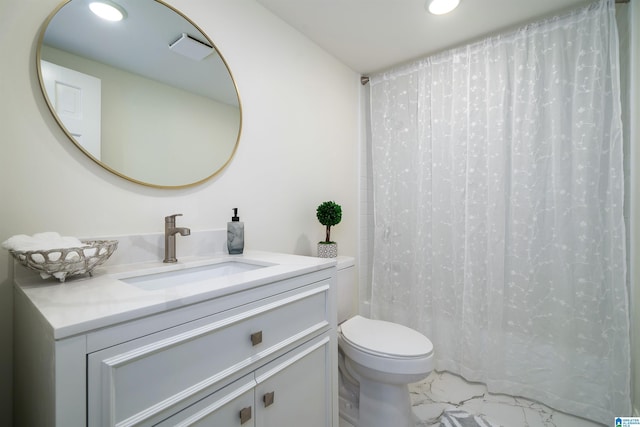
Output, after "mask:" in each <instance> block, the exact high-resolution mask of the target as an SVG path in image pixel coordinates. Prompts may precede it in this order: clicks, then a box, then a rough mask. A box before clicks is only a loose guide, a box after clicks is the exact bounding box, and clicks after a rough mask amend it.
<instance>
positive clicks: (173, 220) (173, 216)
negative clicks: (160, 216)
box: [164, 214, 182, 223]
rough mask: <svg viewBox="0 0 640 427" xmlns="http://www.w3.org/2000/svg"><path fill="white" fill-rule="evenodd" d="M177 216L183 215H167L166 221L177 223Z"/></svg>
mask: <svg viewBox="0 0 640 427" xmlns="http://www.w3.org/2000/svg"><path fill="white" fill-rule="evenodd" d="M177 216H182V214H173V215H169V216H165V217H164V222H171V223H175V222H176V217H177Z"/></svg>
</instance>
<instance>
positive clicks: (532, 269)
mask: <svg viewBox="0 0 640 427" xmlns="http://www.w3.org/2000/svg"><path fill="white" fill-rule="evenodd" d="M617 43H618V41H617V32H616V25H615V6H614V2H613V0H603V1H600V2H597V3H594V4H592V5H590V6H588V7H586V8H581V9H579V10H576V11H574V12H571V13H569V14H566V15H563V16H561V17H556V18H553V19H548V20H545V21H542V22H538V23H535V24H531V25H528V26H526V27H524V28H522V29H520V30H518V31H515V32H512V33H509V34H505V35H502V36H498V37H492V38H489V39H487V40H484V41H482V42H479V43H474V44H472V45H469V46H466V47H463V48H459V49H455V50H452V51H448V52H445V53H442V54H438V55H436V56H433V57H430V58H427V59H424V60H421V61H418V62H415V63H413V64H409V65H406V66H403V67H400V68H397V69H394V70H391V71H388V72H385V73H381V74H379V75H376V76H372V78H371V81H370V85H371V89H370V90H371V134H372V141H371V144H372V156H373V166H372V171H373V172H372V173H373V178H374V190H373V192H374V214H375V236H374V261H373V285H372V286H373V288H372V300H371V302H372V306H371V309H372V316H373V317H377V318H382V319H387V320H392V321H396V322H400V323H403V324H405V325H408V326H410V327H413V328H415V329H417V330H419V331H421V332H423V333H424V334H425V335H427V336H428V337H429V338H430V339H431V341H432V342H433V344H434V348H435V367H436V369H437V370H447V371H451V372H454V373H458V374H461V375H462V376H464V377H465V378H467V379H468V380H471V381H481V382H484V383H486V384H487V385H488V387H489V390H491V391H495V392H502V393H508V394H512V395H517V396H524V397H528V398H532V399H535V400H538V401H541V402H543V403H546V404H548V405H550V406H552V407H554V408H556V409H559V410H562V411H566V412H569V413H573V414H577V415H580V416H582V417H586V418H588V419H591V420H595V421H599V422H602V423H606V424H610V423H611V421H612V419H613V417H614V416H625V415H627V416H629V415H630V411H631V404H630V356H629V320H628V319H629V317H628V315H629V314H628V298H627V289H626V284H625V274H626V273H625V269H626V266H625V240H624V239H625V232H624V221H623V194H624V193H623V192H624V188H623V169H622V165H623V163H622V134H621V132H622V124H621V119H620V101H619V99H620V89H619V75H618V73H619V70H618V45H617Z"/></svg>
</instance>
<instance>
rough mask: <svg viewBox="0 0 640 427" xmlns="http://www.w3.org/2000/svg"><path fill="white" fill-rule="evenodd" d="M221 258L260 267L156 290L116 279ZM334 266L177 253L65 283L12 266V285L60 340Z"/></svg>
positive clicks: (321, 261) (265, 255)
mask: <svg viewBox="0 0 640 427" xmlns="http://www.w3.org/2000/svg"><path fill="white" fill-rule="evenodd" d="M221 260H234V261H243V262H249V263H254V264H255V263H257V264H261V265H264V266H265V267H264V268H258V269H255V270H250V271H245V272H240V273H235V274H232V275H228V276H223V277H217V278H213V279H207V280H200V281H194V282H192V283H189V284H185V285H179V286H173V287H169V288H167V289H160V290H144V289H140V288H139V287H136V286H134V285H131V284H128V283H125V282H123V281H122V280H119V279H122V278H126V277H130V276H135V275H140V274H153V273H160V272H165V271H171V270H176V269H184V268H189V267H195V266H201V265H207V264H210V263H212V262H220V261H221ZM335 265H336V260H335V258H334V259H328V258H315V257H306V256H298V255H288V254H280V253H272V252H259V251H248V252H247V251H245V253H244V254H242V255H227V254H218V255H207V256H188V257H182V258H180V259H179V261H178V262H177V263H175V264H164V263H162V261H146V262H138V263H133V264H116V265H106V266H105V267H102V268H97V269H96V270H95V271H94V273H93V277H80V278H70V279H67V281H66V282H65V283H60V282H58V281H57V280H55V279H47V280H43V279H41V278H40V276H39V275H38V274H37V273H35V272H33V271H30V270H27V269H25V268H24V267H22V266H20V265H16V266H15V286H16V292H18V293H19V294H23V295H24V296H25V297H26V298H27V299H28V300H29V301H30V302H31V303H32V304H33V306H34V307H35V308H36V309H37V310H38V311H39V312H40V313H41V315H42V316H43V318H44V319H45V320H46V322H47V323H48V324H49V326H50V327H51V332H52V335H53V337H54V338H55V339H61V338H65V337H69V336H72V335H77V334H80V333H85V332H88V331H91V330H95V329H98V328H101V327H105V326H109V325H112V324H114V323H116V322H123V321H129V320H132V319H136V318H140V317H143V316H148V315H151V314H155V313H159V312H162V311H166V310H169V309H174V308H179V307H182V306H187V305H190V304H194V303H197V302H201V301H206V300H209V299H213V298H217V297H221V296H224V295H228V294H231V293H235V292H241V291H244V290H248V289H252V288H256V287H259V286H263V285H266V284H268V283H272V282H274V281H278V280H283V279H287V278H290V277H294V276H297V275H300V274H306V273H311V272H314V271H319V270H323V269H326V268H330V267H333V266H335Z"/></svg>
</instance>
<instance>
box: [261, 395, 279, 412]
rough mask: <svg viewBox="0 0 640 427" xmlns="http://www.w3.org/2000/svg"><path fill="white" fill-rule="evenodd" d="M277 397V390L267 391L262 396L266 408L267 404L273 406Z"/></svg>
mask: <svg viewBox="0 0 640 427" xmlns="http://www.w3.org/2000/svg"><path fill="white" fill-rule="evenodd" d="M275 397H276V392H275V391H271V392H269V393H265V395H264V396H262V401H263V402H264V407H265V408H266V407H267V406H271V405H273V401H274V399H275Z"/></svg>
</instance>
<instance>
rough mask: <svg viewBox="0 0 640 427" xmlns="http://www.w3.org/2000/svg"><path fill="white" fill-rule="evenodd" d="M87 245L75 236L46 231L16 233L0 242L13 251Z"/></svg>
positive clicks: (45, 249) (46, 249)
mask: <svg viewBox="0 0 640 427" xmlns="http://www.w3.org/2000/svg"><path fill="white" fill-rule="evenodd" d="M85 246H88V245H87V244H86V243H82V242H81V241H80V239H78V238H76V237H68V236H61V235H60V234H59V233H56V232H53V231H48V232H45V233H36V234H34V235H33V236H27V235H26V234H18V235H16V236H13V237H9V238H8V239H7V240H5V241H4V242H3V243H2V247H3V248H5V249H9V250H14V251H48V250H51V249H69V248H81V247H85Z"/></svg>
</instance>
